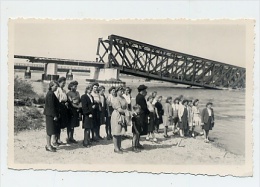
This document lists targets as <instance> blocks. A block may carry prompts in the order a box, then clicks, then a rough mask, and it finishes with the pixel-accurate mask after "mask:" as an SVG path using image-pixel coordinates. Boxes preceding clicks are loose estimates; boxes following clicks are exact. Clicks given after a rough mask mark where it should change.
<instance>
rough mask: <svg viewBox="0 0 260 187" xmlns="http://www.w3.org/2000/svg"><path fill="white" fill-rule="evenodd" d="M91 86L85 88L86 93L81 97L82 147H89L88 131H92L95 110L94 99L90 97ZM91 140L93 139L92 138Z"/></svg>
mask: <svg viewBox="0 0 260 187" xmlns="http://www.w3.org/2000/svg"><path fill="white" fill-rule="evenodd" d="M91 91H92V86H87V88H86V93H85V94H84V95H82V96H81V103H82V111H83V123H82V126H83V128H84V129H85V131H84V140H83V146H84V147H89V146H90V130H93V125H94V124H93V123H94V119H93V112H94V108H95V104H94V98H93V96H92V95H91ZM92 136H93V135H92ZM92 138H93V137H92Z"/></svg>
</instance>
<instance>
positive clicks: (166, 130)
mask: <svg viewBox="0 0 260 187" xmlns="http://www.w3.org/2000/svg"><path fill="white" fill-rule="evenodd" d="M164 137H168V126H165V127H164Z"/></svg>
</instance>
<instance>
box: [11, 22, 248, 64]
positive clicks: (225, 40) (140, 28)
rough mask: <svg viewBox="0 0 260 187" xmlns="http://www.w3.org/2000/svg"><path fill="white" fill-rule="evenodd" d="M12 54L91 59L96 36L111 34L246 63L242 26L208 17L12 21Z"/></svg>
mask: <svg viewBox="0 0 260 187" xmlns="http://www.w3.org/2000/svg"><path fill="white" fill-rule="evenodd" d="M13 33H14V35H13V36H10V37H14V54H16V55H32V56H41V57H51V58H64V59H75V60H86V61H95V59H96V51H97V43H98V38H104V39H105V38H107V37H108V36H109V35H111V34H115V35H119V36H123V37H127V38H131V39H134V40H138V41H141V42H145V43H149V44H152V45H155V46H158V47H162V48H166V49H170V50H173V51H178V52H182V53H187V54H190V55H195V56H199V57H203V58H207V59H210V60H215V61H219V62H223V63H227V64H232V65H236V66H241V67H245V66H246V62H245V59H246V49H245V48H246V42H245V41H246V27H245V25H243V24H239V23H238V22H230V23H229V24H226V23H225V24H223V23H221V22H214V21H208V22H207V23H205V22H204V23H202V22H195V21H184V20H182V21H181V20H179V21H170V20H168V21H166V20H160V21H159V20H158V21H155V20H153V21H142V22H141V21H137V20H131V21H97V20H96V21H86V20H81V21H79V20H70V21H51V20H45V21H43V20H37V21H36V20H27V21H26V20H25V21H15V22H14V32H13Z"/></svg>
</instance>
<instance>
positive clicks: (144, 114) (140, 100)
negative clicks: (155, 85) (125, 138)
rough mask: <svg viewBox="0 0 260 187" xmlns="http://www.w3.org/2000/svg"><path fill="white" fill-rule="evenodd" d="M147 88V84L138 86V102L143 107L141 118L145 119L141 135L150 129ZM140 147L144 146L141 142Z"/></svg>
mask: <svg viewBox="0 0 260 187" xmlns="http://www.w3.org/2000/svg"><path fill="white" fill-rule="evenodd" d="M146 89H147V86H145V85H143V84H142V85H140V86H139V87H138V88H137V90H138V94H137V96H136V104H138V105H140V107H141V112H140V118H141V119H142V120H143V121H142V123H141V124H142V125H143V127H142V132H140V135H147V130H148V115H149V113H150V111H149V110H148V108H147V103H146V99H145V96H146V95H147V91H146ZM139 139H140V138H139ZM138 148H139V149H143V148H144V147H143V146H142V145H141V144H140V143H139V145H138Z"/></svg>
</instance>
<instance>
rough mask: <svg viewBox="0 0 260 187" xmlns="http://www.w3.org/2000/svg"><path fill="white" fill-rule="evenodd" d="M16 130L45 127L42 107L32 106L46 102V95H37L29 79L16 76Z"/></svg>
mask: <svg viewBox="0 0 260 187" xmlns="http://www.w3.org/2000/svg"><path fill="white" fill-rule="evenodd" d="M14 99H15V100H18V101H19V102H15V106H14V132H20V131H23V130H30V129H40V128H43V121H44V120H43V119H44V118H43V117H44V116H43V114H42V112H41V111H42V109H38V108H36V107H33V106H32V102H33V103H35V104H44V100H45V98H44V96H43V95H37V94H36V93H35V91H34V90H33V86H32V85H31V83H30V82H29V81H26V80H22V79H20V78H18V77H15V78H14Z"/></svg>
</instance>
